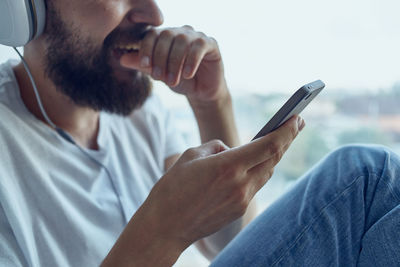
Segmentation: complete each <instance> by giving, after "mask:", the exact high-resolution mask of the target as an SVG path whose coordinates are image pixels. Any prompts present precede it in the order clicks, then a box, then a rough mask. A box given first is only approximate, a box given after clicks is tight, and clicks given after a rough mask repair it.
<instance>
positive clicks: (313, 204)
mask: <svg viewBox="0 0 400 267" xmlns="http://www.w3.org/2000/svg"><path fill="white" fill-rule="evenodd" d="M211 266H213V267H217V266H218V267H234V266H240V267H245V266H346V267H347V266H385V267H389V266H400V158H399V156H397V155H396V154H394V153H393V152H391V151H390V150H388V149H386V148H383V147H378V146H347V147H344V148H341V149H339V150H337V151H335V152H333V153H331V154H330V155H328V156H327V157H326V158H325V159H324V160H323V161H322V162H320V164H318V165H317V166H316V167H314V168H313V169H312V170H311V171H310V172H308V173H307V174H306V175H305V177H303V178H302V179H301V180H300V181H299V182H298V183H297V184H296V186H294V187H293V188H292V190H290V191H288V192H287V193H286V194H285V195H284V196H282V197H281V198H280V199H279V200H277V201H276V202H275V203H274V204H272V205H271V206H270V207H269V208H268V209H267V210H266V211H265V212H264V213H263V214H261V215H260V216H259V217H258V218H256V219H255V220H254V221H253V222H252V223H251V224H249V226H248V227H246V228H245V229H244V230H243V231H242V232H241V233H240V234H239V235H238V236H237V237H236V238H235V239H234V240H232V241H231V243H229V244H228V246H227V247H226V248H225V249H224V250H223V251H222V252H221V253H220V254H219V255H218V257H217V258H216V259H215V260H214V261H213V262H212V264H211Z"/></svg>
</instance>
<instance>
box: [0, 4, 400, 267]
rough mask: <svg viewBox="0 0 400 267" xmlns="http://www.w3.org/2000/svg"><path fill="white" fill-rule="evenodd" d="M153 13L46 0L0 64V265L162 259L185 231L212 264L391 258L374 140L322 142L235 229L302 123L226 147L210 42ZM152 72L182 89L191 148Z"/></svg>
mask: <svg viewBox="0 0 400 267" xmlns="http://www.w3.org/2000/svg"><path fill="white" fill-rule="evenodd" d="M162 22H163V18H162V15H161V12H160V10H159V8H158V6H157V4H156V2H155V1H154V0H112V1H106V0H48V1H47V2H46V27H45V30H44V32H43V34H42V35H40V36H39V37H38V38H36V39H34V40H32V41H31V42H29V43H28V44H27V45H25V47H24V58H25V60H26V63H27V66H28V67H26V66H25V67H24V65H23V62H13V61H9V62H7V63H5V64H3V65H2V66H1V68H0V78H1V79H0V103H1V104H0V148H1V152H2V153H1V154H0V162H1V167H0V204H1V205H0V229H1V232H0V265H2V266H96V265H100V264H101V265H103V266H171V265H172V264H174V263H175V261H176V260H177V258H178V257H179V255H180V254H181V253H182V252H183V251H184V250H185V249H186V248H187V247H188V246H190V245H191V244H193V243H196V245H197V246H198V247H199V249H200V250H201V251H202V252H203V253H204V255H206V256H207V257H208V258H209V259H210V260H212V266H278V265H279V266H296V265H297V266H326V265H344V266H348V265H349V266H350V265H356V264H360V265H369V264H371V265H374V266H376V265H384V264H386V265H388V266H394V265H396V263H399V262H400V258H399V257H400V254H399V253H398V250H399V248H400V238H399V232H400V219H399V218H400V207H399V203H400V182H399V176H400V173H399V170H400V169H399V167H400V160H399V158H398V156H396V155H395V154H393V153H392V152H390V151H389V150H388V149H386V148H382V147H365V146H350V147H346V148H343V149H340V150H338V151H336V152H333V153H332V154H331V155H329V156H328V157H327V158H325V159H324V160H323V161H321V163H320V164H319V165H318V166H317V167H315V168H314V169H312V170H311V171H310V172H309V173H308V174H307V175H306V176H305V177H304V178H302V179H301V180H300V181H299V183H298V184H297V185H296V186H295V187H294V188H293V189H292V190H291V191H289V192H288V193H286V194H285V195H284V196H282V197H281V198H280V199H279V200H278V201H277V202H276V203H274V204H273V205H272V206H271V207H270V208H268V209H267V210H266V211H265V212H264V213H263V214H262V215H260V216H259V217H258V218H257V219H255V220H254V221H253V222H252V223H251V224H250V225H248V226H247V227H246V228H245V229H244V230H243V231H241V229H242V228H244V227H245V226H246V225H247V224H248V223H249V222H250V221H251V220H252V219H253V217H254V215H255V212H254V210H255V204H254V202H253V201H252V199H253V197H254V195H255V193H256V192H257V191H258V190H259V189H260V188H261V187H262V186H263V185H264V184H265V183H266V182H267V181H268V180H269V178H270V177H271V176H272V173H273V169H274V166H275V165H276V164H277V163H278V161H279V160H280V158H281V157H282V155H283V154H284V152H285V151H286V150H287V149H288V147H289V145H290V144H291V142H292V141H293V140H294V138H295V137H296V136H297V134H298V133H299V131H301V130H302V129H303V128H304V126H305V123H304V121H303V120H302V119H301V118H300V117H293V118H292V119H290V120H289V121H288V122H287V123H285V124H284V125H283V126H281V127H280V128H279V129H277V130H276V131H274V132H272V133H271V134H268V135H266V136H265V137H262V138H259V139H257V140H255V141H253V142H251V143H249V144H245V145H242V146H239V145H240V144H239V140H238V134H237V130H236V126H235V123H234V117H233V112H232V100H231V96H230V93H229V90H228V86H227V83H226V81H225V78H224V69H223V63H222V58H221V54H220V51H219V49H218V45H217V42H216V41H215V40H214V39H213V38H211V37H209V36H207V35H205V34H203V33H200V32H197V31H195V30H194V29H193V28H192V27H190V26H184V27H179V28H160V27H159V26H160V25H161V24H162ZM29 69H30V71H31V72H32V78H33V79H30V77H29V74H30V73H29ZM152 80H159V81H162V82H164V83H165V84H167V85H168V86H169V87H170V88H171V89H172V90H173V91H175V92H177V93H180V94H183V95H185V96H186V97H187V99H188V101H189V103H190V106H191V108H192V109H193V112H194V114H195V117H196V120H197V123H198V126H199V130H200V136H201V141H202V143H203V144H202V145H201V146H199V147H196V148H190V149H187V150H186V148H185V146H184V144H183V142H182V139H181V137H180V135H179V133H178V132H177V130H176V128H175V127H174V124H173V120H172V118H171V116H170V115H169V113H168V111H167V110H166V109H164V108H163V107H162V105H161V102H160V101H159V100H158V99H157V98H156V97H155V96H154V95H153V94H152V92H151V88H152ZM35 89H37V91H38V92H37V95H36V93H35ZM216 139H218V140H216ZM184 150H186V151H185V152H184V153H182V152H183V151H184ZM239 232H240V234H238V233H239Z"/></svg>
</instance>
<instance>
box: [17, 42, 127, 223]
mask: <svg viewBox="0 0 400 267" xmlns="http://www.w3.org/2000/svg"><path fill="white" fill-rule="evenodd" d="M13 48H14V50H15V51H16V52H17V54H18V55H19V57H20V58H21V61H22V64H23V65H24V68H25V71H26V72H27V73H28V76H29V79H30V80H31V83H32V86H33V90H34V92H35V95H36V100H37V103H38V105H39V108H40V111H41V112H42V115H43V117H44V119H45V120H46V121H47V123H48V124H49V125H50V126H51V127H53V128H54V129H55V130H56V131H57V132H58V134H59V135H61V136H62V137H63V138H65V139H66V140H67V141H69V142H71V143H72V144H73V145H75V146H76V147H77V148H78V149H79V150H80V151H81V152H82V153H83V154H84V155H86V156H87V157H88V158H89V159H90V160H92V161H93V162H94V163H95V164H97V165H99V166H100V168H103V169H104V170H105V171H106V173H107V176H108V178H109V179H110V183H111V186H112V188H113V190H114V192H115V194H116V195H117V199H118V203H119V207H120V209H121V213H122V216H123V218H124V221H125V222H128V215H127V214H126V212H125V210H124V205H123V204H122V200H121V197H122V193H121V190H119V188H118V187H117V186H116V183H115V181H114V179H113V176H112V174H111V172H110V171H109V170H108V168H107V166H106V165H105V164H103V163H102V162H101V161H99V160H98V159H96V158H94V157H93V156H92V155H90V154H89V153H88V152H87V151H86V150H85V149H83V148H82V147H81V146H80V145H78V144H77V143H76V142H75V140H74V139H73V138H72V136H71V135H69V134H68V133H67V132H66V131H64V130H63V129H61V128H60V127H58V126H57V125H55V124H54V123H53V122H52V121H51V120H50V118H49V117H48V116H47V113H46V111H45V110H44V107H43V105H42V101H41V99H40V95H39V91H38V89H37V87H36V83H35V80H34V79H33V76H32V73H31V71H30V69H29V66H28V64H27V63H26V61H25V59H24V57H23V56H22V55H21V53H20V52H19V51H18V49H17V48H15V47H13Z"/></svg>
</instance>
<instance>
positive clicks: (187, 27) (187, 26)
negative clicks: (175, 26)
mask: <svg viewBox="0 0 400 267" xmlns="http://www.w3.org/2000/svg"><path fill="white" fill-rule="evenodd" d="M182 28H186V29H188V30H191V31H193V30H194V28H193V27H192V26H190V25H187V24H186V25H183V26H182Z"/></svg>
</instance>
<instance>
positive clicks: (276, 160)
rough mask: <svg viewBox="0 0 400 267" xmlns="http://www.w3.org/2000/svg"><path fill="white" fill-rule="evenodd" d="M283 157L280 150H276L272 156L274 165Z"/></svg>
mask: <svg viewBox="0 0 400 267" xmlns="http://www.w3.org/2000/svg"><path fill="white" fill-rule="evenodd" d="M282 157H283V151H282V150H278V151H276V153H275V154H274V156H273V163H274V165H275V164H277V163H278V162H279V161H280V160H281V159H282Z"/></svg>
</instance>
